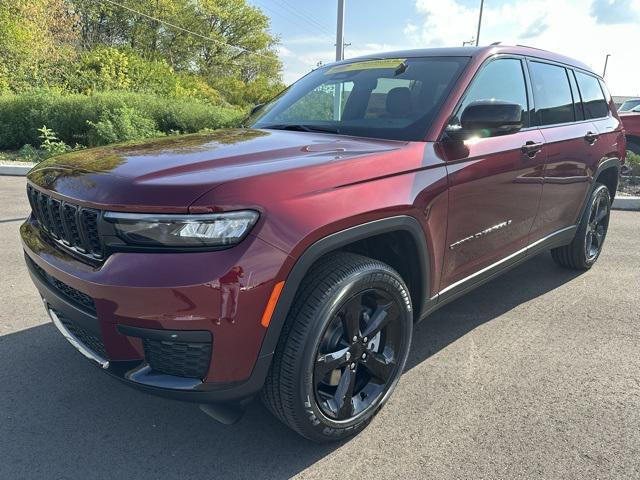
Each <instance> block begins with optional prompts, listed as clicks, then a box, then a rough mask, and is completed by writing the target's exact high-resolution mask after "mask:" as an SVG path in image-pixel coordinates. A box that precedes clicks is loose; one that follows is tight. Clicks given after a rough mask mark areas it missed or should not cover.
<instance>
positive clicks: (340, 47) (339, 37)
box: [336, 0, 344, 62]
mask: <svg viewBox="0 0 640 480" xmlns="http://www.w3.org/2000/svg"><path fill="white" fill-rule="evenodd" d="M340 60H344V0H338V23H337V26H336V62H339V61H340Z"/></svg>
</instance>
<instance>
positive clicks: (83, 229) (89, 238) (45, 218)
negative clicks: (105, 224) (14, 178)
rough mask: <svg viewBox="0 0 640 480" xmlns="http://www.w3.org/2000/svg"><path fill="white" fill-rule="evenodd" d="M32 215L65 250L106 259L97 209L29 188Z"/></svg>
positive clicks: (96, 258)
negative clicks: (61, 199)
mask: <svg viewBox="0 0 640 480" xmlns="http://www.w3.org/2000/svg"><path fill="white" fill-rule="evenodd" d="M27 195H28V197H29V203H30V204H31V210H32V211H33V216H34V217H35V219H36V220H37V221H38V224H39V225H40V227H41V228H42V229H43V230H44V231H46V232H47V233H48V234H49V235H50V236H51V237H52V238H53V239H54V240H56V241H57V242H58V243H59V244H61V245H63V246H64V247H66V248H68V249H71V250H73V251H74V252H76V253H79V254H80V255H82V256H84V257H89V258H92V259H94V260H102V259H103V258H104V250H103V248H102V242H101V241H100V235H99V234H98V215H99V212H98V210H93V209H90V208H84V207H79V206H78V205H74V204H72V203H68V202H63V201H60V200H58V199H55V198H53V197H50V196H49V195H46V194H44V193H42V192H40V191H39V190H36V189H35V188H33V187H32V186H31V185H27Z"/></svg>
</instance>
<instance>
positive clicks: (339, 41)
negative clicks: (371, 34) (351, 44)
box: [333, 0, 344, 121]
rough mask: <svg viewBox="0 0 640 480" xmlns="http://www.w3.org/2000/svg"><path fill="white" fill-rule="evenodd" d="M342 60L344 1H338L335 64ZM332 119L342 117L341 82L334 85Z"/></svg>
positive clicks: (338, 119)
mask: <svg viewBox="0 0 640 480" xmlns="http://www.w3.org/2000/svg"><path fill="white" fill-rule="evenodd" d="M341 60H344V0H338V21H337V24H336V62H339V61H341ZM334 85H335V86H334V88H335V91H334V95H333V119H334V120H336V121H340V118H341V117H342V89H343V86H344V85H343V84H342V82H339V81H338V82H336V83H335V84H334Z"/></svg>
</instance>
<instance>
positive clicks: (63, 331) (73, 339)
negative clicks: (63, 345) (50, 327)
mask: <svg viewBox="0 0 640 480" xmlns="http://www.w3.org/2000/svg"><path fill="white" fill-rule="evenodd" d="M48 311H49V316H50V317H51V321H52V322H53V324H54V325H55V326H56V328H57V329H58V330H60V333H61V334H62V336H63V337H64V338H66V339H67V340H68V341H69V343H70V344H71V345H73V346H74V347H76V350H78V351H79V352H80V353H81V354H82V355H84V356H85V357H87V358H88V359H89V360H93V361H94V362H97V363H98V364H99V365H100V366H101V367H102V368H105V369H106V368H109V360H107V359H105V358H102V357H101V356H100V355H98V354H97V353H95V352H94V351H93V350H90V349H88V348H87V347H85V346H84V345H83V344H82V342H80V340H78V339H77V338H76V337H75V335H74V334H73V333H71V332H70V331H69V330H68V329H67V327H65V326H64V324H63V323H62V322H61V321H60V319H59V318H58V315H56V312H54V311H53V310H52V309H50V308H49V309H48Z"/></svg>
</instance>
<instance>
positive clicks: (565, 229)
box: [438, 225, 576, 295]
mask: <svg viewBox="0 0 640 480" xmlns="http://www.w3.org/2000/svg"><path fill="white" fill-rule="evenodd" d="M573 228H576V226H575V225H571V226H570V227H566V228H563V229H560V230H557V231H555V232H553V233H551V234H549V235H547V236H546V237H543V238H541V239H540V240H536V241H535V242H533V243H532V244H530V245H527V246H526V247H524V248H522V249H520V250H518V251H517V252H514V253H512V254H511V255H508V256H506V257H504V258H503V259H501V260H498V261H497V262H495V263H492V264H491V265H489V266H486V267H484V268H483V269H482V270H478V271H477V272H475V273H472V274H471V275H469V276H468V277H465V278H463V279H461V280H458V281H457V282H455V283H452V284H451V285H449V286H448V287H447V288H445V289H444V290H440V292H438V295H443V294H445V293H447V292H449V291H450V290H453V289H454V288H456V287H459V286H460V285H462V284H463V283H466V282H468V281H469V280H471V279H473V278H475V277H477V276H479V275H482V274H483V273H486V272H488V271H489V270H493V269H494V268H496V267H498V266H499V265H501V264H503V263H505V262H508V261H509V260H511V259H513V258H515V257H517V256H519V255H522V254H524V253H526V252H527V251H528V250H531V249H532V248H534V247H535V246H536V245H539V244H541V243H544V242H546V241H548V240H549V239H551V238H553V237H555V236H556V235H560V234H562V233H564V232H566V231H569V230H571V229H573Z"/></svg>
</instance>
